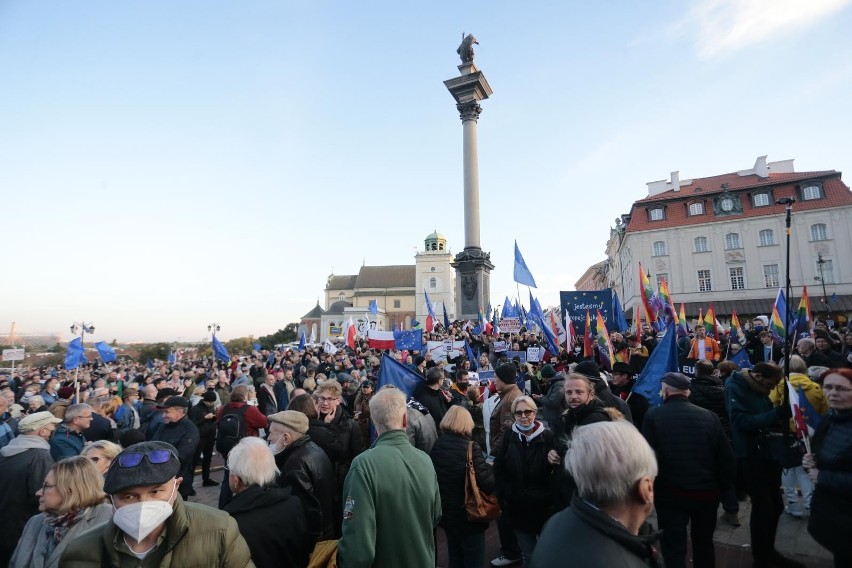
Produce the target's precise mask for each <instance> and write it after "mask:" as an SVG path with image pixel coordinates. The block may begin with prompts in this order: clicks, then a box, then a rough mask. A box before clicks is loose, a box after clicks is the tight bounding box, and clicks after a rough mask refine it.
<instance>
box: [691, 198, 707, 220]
mask: <svg viewBox="0 0 852 568" xmlns="http://www.w3.org/2000/svg"><path fill="white" fill-rule="evenodd" d="M694 215H704V202H703V201H696V202H695V203H690V204H689V216H690V217H692V216H694Z"/></svg>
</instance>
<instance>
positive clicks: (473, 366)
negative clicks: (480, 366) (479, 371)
mask: <svg viewBox="0 0 852 568" xmlns="http://www.w3.org/2000/svg"><path fill="white" fill-rule="evenodd" d="M464 351H465V355H467V360H468V361H470V370H471V371H476V357H474V356H473V349H471V348H470V343H468V342H467V339H465V340H464Z"/></svg>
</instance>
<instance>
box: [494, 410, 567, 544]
mask: <svg viewBox="0 0 852 568" xmlns="http://www.w3.org/2000/svg"><path fill="white" fill-rule="evenodd" d="M553 449H555V445H554V441H553V432H551V431H550V430H547V429H545V428H544V425H543V424H541V423H540V422H536V428H535V430H533V431H532V433H531V434H530V436H529V437H527V436H526V435H523V434H520V433H519V432H518V431H517V429H516V428H515V427H514V426H513V427H512V428H511V429H509V430H507V431H506V432H505V434H504V435H503V441H502V444H501V446H500V450H499V451H498V453H497V457H496V458H495V460H494V474H495V477H496V478H497V493H498V496H499V497H500V506H501V508H502V509H503V514H505V515H506V516H507V517H508V518H509V520H510V522H511V524H512V527H513V528H515V529H517V530H520V531H524V532H531V533H538V532H540V531H541V527H542V526H544V523H545V522H546V521H547V519H548V518H550V516H551V515H552V514H553V513H555V512H556V510H555V509H554V502H553V495H552V492H551V485H552V483H553V479H552V476H553V471H554V466H553V465H551V464H550V462H548V461H547V453H548V452H549V451H550V450H553Z"/></svg>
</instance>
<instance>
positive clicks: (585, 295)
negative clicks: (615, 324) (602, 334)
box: [559, 288, 612, 335]
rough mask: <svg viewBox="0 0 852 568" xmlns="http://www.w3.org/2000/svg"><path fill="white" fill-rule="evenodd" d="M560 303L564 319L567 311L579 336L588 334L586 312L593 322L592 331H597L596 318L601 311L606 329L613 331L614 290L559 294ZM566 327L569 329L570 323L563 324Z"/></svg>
mask: <svg viewBox="0 0 852 568" xmlns="http://www.w3.org/2000/svg"><path fill="white" fill-rule="evenodd" d="M559 303H560V305H561V307H562V314H563V318H564V317H565V316H564V314H565V310H568V315H569V316H570V317H571V321H573V322H574V330H575V331H576V332H577V334H578V335H583V334H584V333H585V332H586V310H588V311H589V315H590V316H591V320H592V331H593V332H594V331H595V324H594V322H595V318H596V317H597V311H598V310H600V311H601V316H602V317H603V320H604V322H605V323H606V327H607V329H608V330H610V331H611V325H612V324H611V323H610V318H611V317H612V288H604V289H603V290H584V291H574V292H559ZM562 323H563V325H565V327H566V328H567V327H568V325H567V324H568V322H562Z"/></svg>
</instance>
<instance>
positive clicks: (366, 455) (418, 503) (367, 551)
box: [337, 388, 441, 568]
mask: <svg viewBox="0 0 852 568" xmlns="http://www.w3.org/2000/svg"><path fill="white" fill-rule="evenodd" d="M370 416H371V418H372V420H373V425H374V426H375V428H376V434H378V438H377V439H376V442H375V444H374V445H373V447H372V448H371V449H369V450H367V451H365V452H363V453H362V454H360V455H359V456H358V457H356V458H355V459H354V460H353V461H352V467H351V468H350V470H349V473H348V474H347V475H346V481H345V482H344V484H343V498H344V505H343V536H342V537H341V538H340V541H339V544H338V554H337V560H338V563H339V565H340V566H341V568H360V567H368V566H405V567H406V568H434V566H435V540H434V536H433V534H434V530H435V527H437V526H438V521H439V520H440V519H441V496H440V494H439V492H438V479H437V476H436V475H435V468H434V466H433V465H432V460H431V459H430V458H429V456H428V455H427V454H425V453H424V452H421V451H420V450H418V449H416V448H414V447H413V446H412V445H411V444H410V443H409V442H408V436H407V435H406V432H405V428H406V425H407V421H408V415H407V413H406V405H405V395H404V394H403V393H402V391H400V390H399V389H395V388H383V389H382V390H380V391H379V392H377V393H376V394H375V395H374V396H373V398H372V399H371V400H370ZM400 527H405V530H400Z"/></svg>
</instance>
